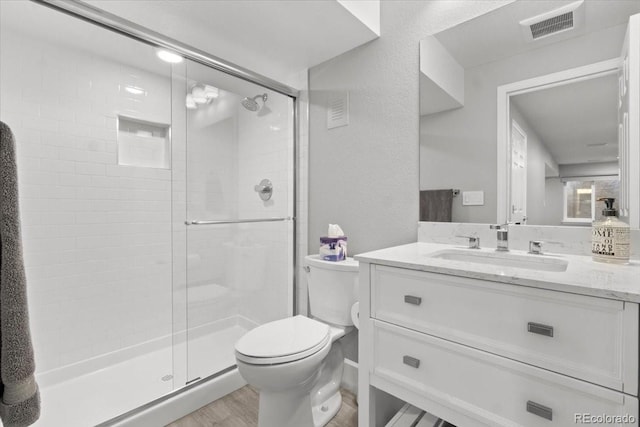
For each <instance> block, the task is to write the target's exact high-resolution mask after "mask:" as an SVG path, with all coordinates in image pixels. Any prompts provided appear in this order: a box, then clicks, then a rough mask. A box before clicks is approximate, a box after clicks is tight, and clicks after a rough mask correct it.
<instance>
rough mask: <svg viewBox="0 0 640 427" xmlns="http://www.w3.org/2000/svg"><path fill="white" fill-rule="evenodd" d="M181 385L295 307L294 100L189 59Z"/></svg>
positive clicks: (217, 367)
mask: <svg viewBox="0 0 640 427" xmlns="http://www.w3.org/2000/svg"><path fill="white" fill-rule="evenodd" d="M183 88H184V90H186V94H185V96H184V98H183V99H184V101H185V112H186V126H185V127H186V146H185V156H186V182H185V194H186V209H185V210H186V218H185V220H186V221H185V227H186V236H185V237H186V239H185V242H186V258H187V260H186V286H185V289H184V291H185V294H184V299H185V303H186V316H185V319H186V334H185V338H186V342H185V347H186V360H187V373H186V382H191V381H194V380H196V379H198V378H205V377H207V376H210V375H212V374H215V373H216V372H220V371H222V370H224V369H226V368H228V367H230V366H232V365H234V364H235V356H234V344H235V342H236V341H237V340H238V339H239V338H240V337H241V336H242V335H243V334H244V333H245V332H247V331H248V330H250V329H252V328H254V327H256V326H258V325H260V324H262V323H265V322H268V321H271V320H275V319H280V318H283V317H286V316H290V315H291V314H292V309H293V243H294V241H293V240H294V239H293V236H294V222H293V219H292V217H293V206H294V199H293V179H294V166H293V165H294V150H293V147H294V126H293V100H292V99H291V98H289V97H287V96H284V95H281V94H278V93H275V92H272V91H269V90H266V89H264V88H262V87H260V86H257V85H255V84H252V83H248V82H245V81H243V80H240V79H237V78H234V77H231V76H229V75H226V74H223V73H220V72H217V71H215V70H212V69H210V68H207V67H204V66H202V65H200V64H197V63H195V62H189V61H187V64H186V78H185V82H184V86H183Z"/></svg>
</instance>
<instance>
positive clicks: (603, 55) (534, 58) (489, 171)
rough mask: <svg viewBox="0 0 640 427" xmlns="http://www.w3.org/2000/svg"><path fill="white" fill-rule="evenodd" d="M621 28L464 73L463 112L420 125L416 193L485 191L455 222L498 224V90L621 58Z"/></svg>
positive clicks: (435, 117) (432, 117) (456, 211)
mask: <svg viewBox="0 0 640 427" xmlns="http://www.w3.org/2000/svg"><path fill="white" fill-rule="evenodd" d="M624 29H625V26H624V25H622V26H618V27H613V28H611V29H607V30H603V31H600V32H597V33H591V34H588V35H586V36H583V37H576V38H572V39H568V40H566V41H563V42H559V43H556V44H553V45H550V46H547V47H545V48H544V49H537V50H533V51H530V52H528V53H524V54H520V55H516V56H513V57H510V58H506V59H503V60H500V61H495V62H490V63H488V64H483V65H479V66H477V67H473V68H469V69H467V70H466V71H465V105H464V107H463V108H460V109H457V110H452V111H447V112H443V113H438V114H433V115H429V116H423V117H421V119H420V123H421V128H420V141H421V142H420V143H421V148H422V149H421V151H420V161H421V167H420V171H421V173H420V188H421V189H429V188H459V189H461V190H462V191H464V190H483V191H484V192H485V199H484V200H485V204H484V206H473V207H462V206H458V207H459V208H460V209H456V208H457V206H456V205H454V210H453V221H454V222H480V223H493V222H495V221H496V218H497V213H496V209H497V207H496V206H497V199H496V198H497V196H496V189H497V182H496V180H497V173H496V169H497V163H496V149H497V148H496V138H497V135H496V132H497V130H496V128H497V126H496V120H497V113H496V105H497V87H498V86H500V85H504V84H507V83H513V82H516V81H520V80H524V79H528V78H531V77H535V76H539V75H544V74H549V73H552V72H556V71H560V70H564V69H568V68H573V67H578V66H581V65H586V64H590V63H593V62H598V61H602V60H605V59H611V58H615V57H617V56H619V55H620V49H621V47H620V46H621V44H622V38H623V37H624Z"/></svg>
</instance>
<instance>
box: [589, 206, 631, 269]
mask: <svg viewBox="0 0 640 427" xmlns="http://www.w3.org/2000/svg"><path fill="white" fill-rule="evenodd" d="M598 201H599V202H600V201H604V203H605V209H604V210H603V211H602V215H603V219H602V220H599V221H594V222H593V227H592V238H591V254H592V257H593V260H594V261H599V262H608V263H614V264H626V263H628V262H629V225H627V224H626V223H624V222H623V221H620V220H619V219H618V211H616V210H615V209H614V208H613V202H614V201H615V199H613V198H610V197H603V198H600V199H598Z"/></svg>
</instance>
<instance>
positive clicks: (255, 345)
mask: <svg viewBox="0 0 640 427" xmlns="http://www.w3.org/2000/svg"><path fill="white" fill-rule="evenodd" d="M326 345H331V334H330V328H329V325H327V324H324V323H321V322H318V321H317V320H313V319H310V318H308V317H305V316H301V315H298V316H294V317H289V318H286V319H281V320H276V321H273V322H269V323H265V324H264V325H261V326H258V327H257V328H255V329H253V330H251V331H249V332H248V333H247V334H245V335H244V336H243V337H242V338H241V339H240V340H239V341H238V342H237V343H236V346H235V349H236V357H237V358H238V360H240V361H242V362H245V363H249V364H252V365H275V364H279V363H287V362H293V361H296V360H300V359H304V358H306V357H309V356H311V355H312V354H315V353H317V352H318V351H320V350H322V348H323V347H325V346H326Z"/></svg>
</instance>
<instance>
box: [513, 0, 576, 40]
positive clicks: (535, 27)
mask: <svg viewBox="0 0 640 427" xmlns="http://www.w3.org/2000/svg"><path fill="white" fill-rule="evenodd" d="M583 23H584V0H580V1H577V2H573V3H570V4H568V5H566V6H563V7H560V8H558V9H555V10H552V11H550V12H547V13H543V14H542V15H538V16H534V17H533V18H529V19H525V20H524V21H520V26H521V28H522V32H523V34H524V37H525V39H526V40H527V41H529V42H532V41H534V40H540V39H542V38H545V37H549V36H552V35H554V34H560V33H564V32H566V31H571V30H575V29H576V28H579V27H581V26H582V25H583Z"/></svg>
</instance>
